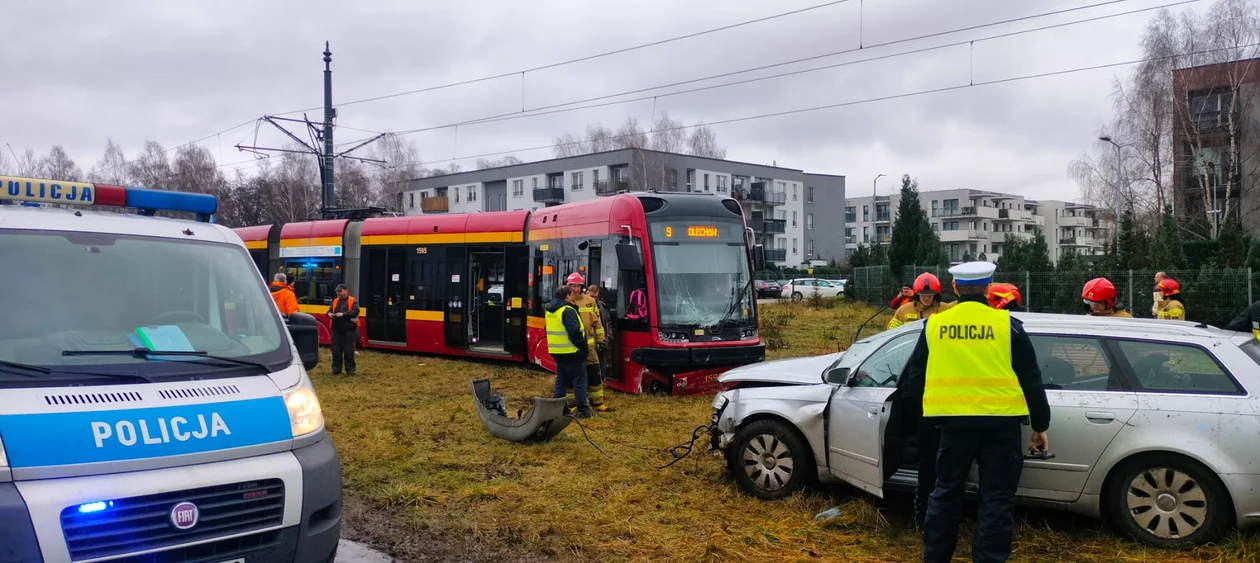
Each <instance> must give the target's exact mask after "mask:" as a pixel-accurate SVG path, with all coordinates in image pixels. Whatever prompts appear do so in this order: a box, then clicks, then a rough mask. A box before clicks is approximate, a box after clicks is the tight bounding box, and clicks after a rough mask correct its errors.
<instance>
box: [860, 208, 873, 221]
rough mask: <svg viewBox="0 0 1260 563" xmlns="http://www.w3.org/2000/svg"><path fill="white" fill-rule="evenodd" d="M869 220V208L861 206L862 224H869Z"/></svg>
mask: <svg viewBox="0 0 1260 563" xmlns="http://www.w3.org/2000/svg"><path fill="white" fill-rule="evenodd" d="M870 220H871V206H869V205H863V206H862V222H864V223H869V222H870Z"/></svg>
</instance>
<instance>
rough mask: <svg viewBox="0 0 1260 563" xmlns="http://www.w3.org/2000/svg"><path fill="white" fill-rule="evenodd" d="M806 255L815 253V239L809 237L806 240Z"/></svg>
mask: <svg viewBox="0 0 1260 563" xmlns="http://www.w3.org/2000/svg"><path fill="white" fill-rule="evenodd" d="M805 255H806V256H813V255H814V239H809V240H807V241H805Z"/></svg>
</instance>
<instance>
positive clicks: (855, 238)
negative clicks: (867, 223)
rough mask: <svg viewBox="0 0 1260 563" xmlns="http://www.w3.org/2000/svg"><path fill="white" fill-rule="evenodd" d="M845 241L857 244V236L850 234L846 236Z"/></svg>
mask: <svg viewBox="0 0 1260 563" xmlns="http://www.w3.org/2000/svg"><path fill="white" fill-rule="evenodd" d="M844 243H845V244H857V236H853V235H850V236H847V237H844Z"/></svg>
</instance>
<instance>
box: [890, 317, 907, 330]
mask: <svg viewBox="0 0 1260 563" xmlns="http://www.w3.org/2000/svg"><path fill="white" fill-rule="evenodd" d="M903 324H906V323H903V322H901V321H899V320H897V319H896V318H894V319H893V320H891V321H888V328H890V329H891V328H897V327H899V326H901V325H903Z"/></svg>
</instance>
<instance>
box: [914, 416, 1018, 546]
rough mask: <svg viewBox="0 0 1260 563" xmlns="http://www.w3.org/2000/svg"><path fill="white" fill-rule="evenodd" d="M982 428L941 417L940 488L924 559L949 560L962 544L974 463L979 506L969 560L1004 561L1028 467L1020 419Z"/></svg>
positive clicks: (930, 511)
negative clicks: (1022, 477)
mask: <svg viewBox="0 0 1260 563" xmlns="http://www.w3.org/2000/svg"><path fill="white" fill-rule="evenodd" d="M994 422H995V424H987V425H982V426H955V425H951V424H949V422H948V421H943V424H941V427H940V440H941V443H940V450H939V451H938V452H937V456H936V490H934V491H932V495H931V498H930V499H929V501H928V507H927V520H926V521H925V522H924V526H923V560H924V561H925V563H937V562H947V561H949V560H950V557H951V556H952V554H953V553H954V548H955V547H956V545H957V544H958V520H959V518H960V517H961V515H962V504H963V490H964V487H965V485H966V482H967V474H968V473H969V472H970V471H971V464H972V462H973V461H974V462H976V463H978V464H979V466H980V508H979V514H978V517H977V521H976V535H975V538H974V539H973V541H972V542H971V558H972V560H973V561H976V562H989V561H1006V560H1007V559H1008V558H1009V557H1010V555H1011V548H1010V546H1011V541H1012V538H1013V535H1014V517H1015V491H1016V490H1017V489H1018V488H1019V476H1020V473H1022V472H1023V468H1024V452H1023V449H1022V443H1021V440H1022V437H1023V436H1022V431H1021V428H1020V423H1019V419H1011V420H1010V421H1009V422H1008V421H1001V422H998V421H994Z"/></svg>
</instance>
